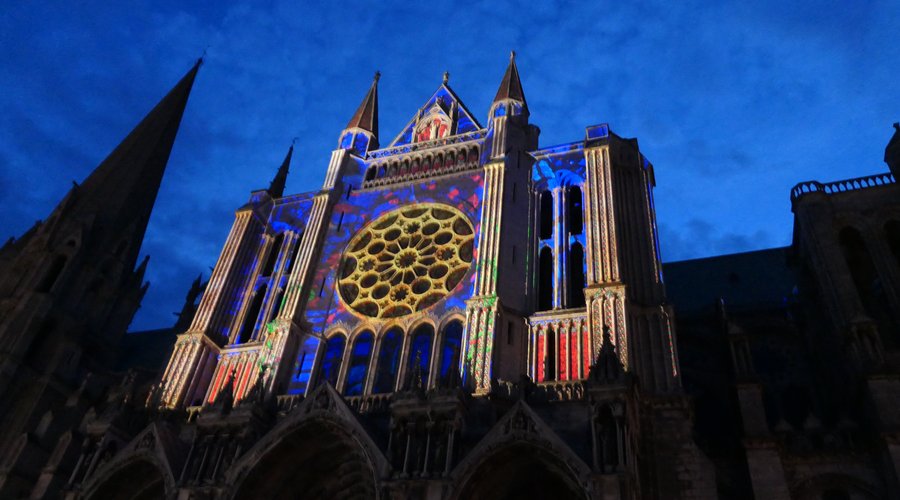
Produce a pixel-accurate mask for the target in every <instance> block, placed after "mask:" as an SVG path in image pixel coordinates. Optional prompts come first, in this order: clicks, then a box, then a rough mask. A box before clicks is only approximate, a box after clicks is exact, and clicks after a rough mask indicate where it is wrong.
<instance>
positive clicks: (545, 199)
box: [539, 191, 553, 240]
mask: <svg viewBox="0 0 900 500" xmlns="http://www.w3.org/2000/svg"><path fill="white" fill-rule="evenodd" d="M540 210H541V213H540V217H539V222H540V233H539V234H540V239H542V240H546V239H548V238H550V237H552V236H553V193H551V192H550V191H542V192H541V204H540Z"/></svg>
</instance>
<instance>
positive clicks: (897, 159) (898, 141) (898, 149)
mask: <svg viewBox="0 0 900 500" xmlns="http://www.w3.org/2000/svg"><path fill="white" fill-rule="evenodd" d="M884 162H885V163H887V165H888V168H890V169H891V173H892V174H894V177H895V178H897V179H898V182H900V123H894V135H893V136H892V137H891V140H890V141H889V142H888V145H887V147H885V148H884Z"/></svg>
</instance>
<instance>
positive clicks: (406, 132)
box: [388, 84, 483, 147]
mask: <svg viewBox="0 0 900 500" xmlns="http://www.w3.org/2000/svg"><path fill="white" fill-rule="evenodd" d="M454 102H455V103H456V105H457V107H458V118H457V120H456V123H455V124H454V129H455V130H454V129H451V131H450V135H458V134H465V133H467V132H474V131H476V130H481V129H482V128H483V127H482V126H481V124H480V123H478V120H477V119H476V118H475V116H474V115H473V114H472V113H471V112H470V111H469V109H468V108H466V105H465V104H463V102H462V100H460V98H459V96H457V95H456V92H453V90H452V89H451V88H450V87H449V86H448V85H446V84H442V85H441V86H440V87H438V89H437V91H436V92H435V93H434V94H433V95H432V96H431V97H430V98H429V99H428V100H427V101H425V105H424V106H422V108H421V109H423V110H424V111H425V115H426V116H427V115H428V114H429V113H430V112H432V110H434V111H435V112H440V111H443V113H444V115H449V113H450V109H451V108H452V104H453V103H454ZM436 105H437V107H435V106H436ZM438 110H440V111H438ZM416 118H418V112H416V116H413V117H412V119H411V120H410V121H409V122H408V123H407V124H406V126H405V127H403V131H402V132H400V134H399V135H398V136H397V137H396V138H394V140H393V141H392V142H391V144H390V145H389V146H388V147H394V146H402V145H404V144H410V143H412V142H414V138H413V133H414V129H415V127H416V121H417V120H416Z"/></svg>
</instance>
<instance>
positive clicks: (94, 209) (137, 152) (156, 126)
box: [66, 59, 203, 260]
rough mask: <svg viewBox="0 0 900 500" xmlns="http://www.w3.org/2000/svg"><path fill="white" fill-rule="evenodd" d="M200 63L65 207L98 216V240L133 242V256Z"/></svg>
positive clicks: (95, 170) (82, 214) (122, 143)
mask: <svg viewBox="0 0 900 500" xmlns="http://www.w3.org/2000/svg"><path fill="white" fill-rule="evenodd" d="M202 62H203V60H202V59H198V60H197V62H196V63H195V64H194V66H193V67H192V68H191V69H190V70H189V71H188V72H187V73H186V74H185V75H184V76H183V77H182V78H181V80H180V81H179V82H178V83H177V84H176V85H175V87H173V88H172V90H170V91H169V93H168V94H166V96H165V97H163V98H162V100H161V101H159V103H158V104H157V105H156V106H155V107H154V108H153V109H152V110H151V111H150V112H149V113H148V114H147V115H146V116H145V117H144V119H142V120H141V121H140V123H138V125H137V126H136V127H135V128H134V129H133V130H132V131H131V132H130V133H129V134H128V136H127V137H125V139H124V140H123V141H122V142H121V143H119V145H118V146H116V148H115V149H114V150H113V151H112V152H111V153H110V154H109V156H107V157H106V159H105V160H103V162H102V163H100V165H99V166H98V167H97V168H96V169H94V171H93V172H92V173H91V174H90V175H89V176H88V178H87V179H85V181H84V182H83V183H82V184H81V185H80V186H77V187H76V188H75V189H74V190H73V191H74V193H73V194H74V200H72V202H71V203H70V204H69V206H68V207H67V210H66V212H67V213H68V214H71V215H72V216H75V217H80V216H88V217H92V216H96V217H97V218H98V219H102V220H103V224H102V227H103V229H104V231H105V232H106V233H107V234H106V235H104V236H101V239H103V238H105V237H114V238H116V239H118V238H122V237H126V238H128V239H130V240H131V241H132V242H135V243H136V244H133V245H131V250H132V252H129V253H133V256H132V255H128V257H133V258H134V259H136V258H137V251H138V249H139V247H140V242H141V241H142V240H143V239H144V233H145V231H146V229H147V222H148V221H149V220H150V212H151V211H152V210H153V204H154V203H155V202H156V195H157V193H158V192H159V186H160V183H161V182H162V178H163V173H164V172H165V169H166V163H167V162H168V160H169V154H170V153H171V152H172V145H173V144H174V142H175V135H176V134H177V132H178V128H179V126H180V124H181V117H182V115H183V114H184V109H185V106H186V105H187V101H188V96H189V95H190V92H191V88H192V87H193V84H194V79H195V78H196V76H197V70H199V69H200V65H201V63H202ZM98 236H99V235H98ZM126 260H127V259H126Z"/></svg>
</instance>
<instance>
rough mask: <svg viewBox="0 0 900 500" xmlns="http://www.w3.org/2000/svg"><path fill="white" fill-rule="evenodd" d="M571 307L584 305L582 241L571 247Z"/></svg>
mask: <svg viewBox="0 0 900 500" xmlns="http://www.w3.org/2000/svg"><path fill="white" fill-rule="evenodd" d="M569 307H584V250H582V248H581V243H575V244H573V245H572V248H570V249H569Z"/></svg>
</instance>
